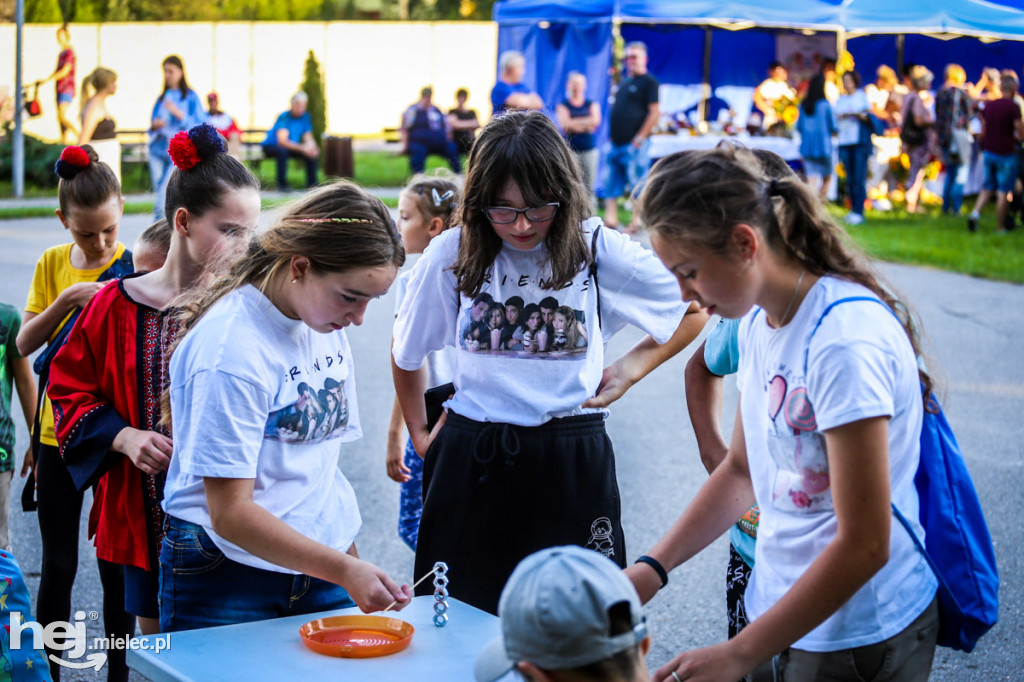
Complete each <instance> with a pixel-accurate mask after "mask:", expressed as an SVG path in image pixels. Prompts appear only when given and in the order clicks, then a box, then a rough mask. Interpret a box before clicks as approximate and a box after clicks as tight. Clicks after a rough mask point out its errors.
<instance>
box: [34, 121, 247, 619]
mask: <svg viewBox="0 0 1024 682" xmlns="http://www.w3.org/2000/svg"><path fill="white" fill-rule="evenodd" d="M169 151H170V155H171V159H172V160H173V162H174V166H175V168H174V170H173V172H172V173H171V177H170V180H169V182H168V185H167V204H166V206H167V218H168V220H169V221H170V223H171V227H172V232H171V245H170V249H169V251H168V254H167V259H166V261H165V262H164V264H163V266H162V267H160V268H159V269H157V270H155V271H153V272H148V273H143V274H137V275H132V276H129V277H125V278H124V279H122V280H121V281H119V282H118V283H117V285H116V286H111V287H108V288H106V289H105V290H104V291H103V292H101V293H100V294H99V295H98V296H96V297H95V298H94V299H93V301H92V302H91V303H90V304H89V305H88V306H87V307H86V308H85V310H84V311H83V312H82V319H81V321H80V322H79V323H78V325H77V326H76V327H75V330H74V332H73V333H72V334H71V337H70V338H69V339H68V342H67V344H66V345H65V346H64V348H62V349H61V351H60V353H59V354H58V355H57V358H56V359H55V360H54V363H53V371H52V373H51V379H50V396H51V399H52V400H53V404H54V414H55V416H56V422H57V440H58V441H60V447H61V452H62V454H63V456H64V461H65V463H66V464H67V467H68V471H70V473H71V477H72V479H74V482H75V484H76V485H77V486H78V487H79V488H84V487H86V486H89V485H93V484H95V485H96V494H95V495H94V502H93V513H92V518H95V519H97V520H98V522H97V527H96V552H97V555H98V556H99V557H100V558H101V559H104V560H107V561H112V562H115V563H117V564H121V565H123V566H124V575H125V581H124V582H125V592H124V600H125V602H124V603H125V608H126V610H127V611H128V612H129V613H131V614H133V615H135V616H137V617H138V619H139V625H140V629H141V630H142V632H143V634H152V633H155V632H159V630H160V622H159V617H160V612H159V608H158V598H157V597H158V593H159V562H158V555H159V547H160V542H161V540H162V539H163V528H164V514H163V511H162V509H161V507H160V504H161V502H162V500H163V491H164V479H165V472H166V470H167V467H168V464H169V462H170V457H171V454H172V449H173V448H172V441H171V432H170V427H169V425H168V424H167V422H166V421H164V420H162V419H161V417H162V413H161V409H160V404H159V398H160V395H161V394H162V393H163V391H164V389H165V388H166V377H167V361H168V359H169V357H170V352H169V350H170V344H171V342H172V341H173V339H174V338H175V336H176V334H177V330H178V321H177V313H178V312H179V311H178V309H177V308H176V307H175V304H174V301H176V300H177V299H179V298H180V297H181V296H182V295H183V294H187V293H189V292H190V291H192V290H195V289H202V288H203V286H204V285H206V284H208V283H209V280H210V278H211V273H212V272H213V271H214V270H215V269H216V268H217V267H219V266H220V265H221V264H223V263H227V262H230V261H233V260H235V259H236V258H237V256H238V255H240V253H241V251H242V250H243V249H244V247H245V244H246V242H247V239H248V236H249V234H250V233H251V232H252V231H253V229H255V227H256V223H257V221H258V220H259V213H260V197H259V182H258V181H257V180H256V178H254V177H253V175H252V173H250V172H249V170H248V169H247V168H246V167H245V166H244V165H243V164H242V163H240V162H239V161H237V160H236V159H234V158H231V157H230V156H228V155H227V154H226V153H225V151H226V150H225V146H224V144H223V141H222V139H221V137H220V135H219V134H218V133H217V131H216V130H215V129H214V128H213V127H212V126H210V125H208V124H205V123H203V124H201V125H198V126H196V127H194V128H192V129H191V130H189V131H187V132H185V131H182V132H180V133H178V134H176V135H175V136H174V137H173V138H172V139H171V143H170V145H169Z"/></svg>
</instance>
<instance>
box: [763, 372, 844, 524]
mask: <svg viewBox="0 0 1024 682" xmlns="http://www.w3.org/2000/svg"><path fill="white" fill-rule="evenodd" d="M791 383H793V382H792V381H791V380H790V381H787V380H786V378H785V377H783V376H782V375H781V374H777V375H775V376H774V377H772V380H771V381H770V382H768V385H767V391H768V417H769V418H770V420H771V422H770V425H769V432H768V451H769V452H770V453H771V456H772V460H773V461H774V463H775V465H776V467H777V468H778V470H777V471H776V473H775V481H774V485H773V488H772V502H773V503H774V504H775V507H776V509H779V510H782V511H790V512H797V513H810V512H820V511H827V510H831V509H832V493H831V491H830V489H829V483H830V482H829V473H828V455H827V452H826V450H825V437H824V435H822V434H821V433H820V432H818V430H817V428H818V423H817V420H816V419H815V416H814V406H813V405H811V401H810V398H809V397H808V395H807V389H806V388H804V387H803V386H798V387H795V388H792V389H791V390H788V386H789V385H790V384H791ZM787 391H788V392H787ZM780 415H781V416H782V418H781V419H779V416H780ZM780 422H781V423H780Z"/></svg>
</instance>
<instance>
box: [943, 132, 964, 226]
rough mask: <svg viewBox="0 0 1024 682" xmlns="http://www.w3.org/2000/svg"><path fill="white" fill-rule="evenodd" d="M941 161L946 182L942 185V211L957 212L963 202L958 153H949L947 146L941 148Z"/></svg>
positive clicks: (962, 185) (960, 166) (962, 182)
mask: <svg viewBox="0 0 1024 682" xmlns="http://www.w3.org/2000/svg"><path fill="white" fill-rule="evenodd" d="M942 163H943V165H944V166H945V167H946V182H945V183H944V184H943V185H942V212H943V213H953V214H957V213H960V207H961V206H962V205H963V203H964V181H963V178H961V177H960V175H961V172H960V169H961V168H963V164H962V163H961V162H960V156H959V155H957V154H950V152H949V147H943V148H942ZM963 175H967V174H966V173H963Z"/></svg>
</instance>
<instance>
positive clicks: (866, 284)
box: [627, 148, 938, 682]
mask: <svg viewBox="0 0 1024 682" xmlns="http://www.w3.org/2000/svg"><path fill="white" fill-rule="evenodd" d="M640 203H641V207H640V214H641V217H642V220H643V222H644V223H645V224H646V225H647V226H648V228H649V229H650V230H651V232H652V236H651V243H652V245H653V247H654V249H655V252H656V253H657V254H658V256H659V257H660V258H661V259H662V261H663V262H664V263H665V265H666V266H667V267H668V268H669V270H671V271H672V273H673V274H675V276H676V278H677V279H678V282H679V287H680V289H681V291H682V294H683V297H684V298H688V299H693V300H696V301H699V302H700V303H701V304H702V305H703V306H704V307H705V308H706V309H707V310H708V312H717V313H719V314H721V315H722V316H724V317H729V318H738V317H743V321H742V322H741V323H740V329H739V349H740V362H739V373H738V384H739V389H740V408H739V414H738V415H737V417H736V428H735V432H734V435H733V440H732V445H731V446H730V448H729V452H728V454H727V455H726V458H725V460H724V462H722V464H721V465H719V466H718V468H716V469H715V471H714V472H713V473H712V474H711V476H710V478H709V479H708V481H707V482H706V483H705V484H704V486H703V487H702V488H701V490H700V492H699V493H698V494H697V496H696V497H695V498H694V500H693V501H692V503H691V504H690V506H689V508H688V509H687V510H686V511H685V512H684V513H683V514H682V516H680V517H679V520H678V521H676V523H675V525H673V527H672V528H671V529H670V530H669V532H668V533H667V534H666V535H665V536H664V537H663V538H662V539H661V540H660V541H659V542H658V543H657V544H656V545H655V546H654V548H653V549H652V550H651V551H650V552H649V556H644V557H641V559H640V560H639V561H638V563H637V564H636V565H634V566H632V567H630V568H629V569H627V572H628V573H629V576H630V578H631V580H632V581H633V583H634V584H635V585H636V587H637V590H638V592H639V593H640V595H641V598H642V599H643V600H644V601H646V600H649V599H651V598H652V597H653V596H654V594H655V593H656V592H657V590H658V589H659V587H660V586H661V585H663V584H664V583H665V582H667V579H668V578H667V573H666V572H665V571H666V569H668V570H671V569H672V568H673V567H675V566H678V565H679V564H681V563H683V562H685V561H687V560H688V559H690V558H691V557H693V556H694V555H695V554H696V553H697V552H699V551H700V550H701V549H703V548H704V547H705V546H707V545H708V544H709V543H711V542H712V541H713V540H715V539H716V538H718V537H719V536H720V535H721V534H722V533H724V532H725V531H726V530H728V528H729V527H730V526H731V525H732V524H733V523H735V522H736V519H737V518H739V517H740V515H742V514H743V512H744V511H746V509H747V508H748V507H749V506H750V504H751V503H752V502H754V501H755V500H756V502H757V503H758V505H759V507H760V510H761V516H760V525H759V528H758V539H757V545H756V549H755V562H754V568H753V574H752V576H751V578H750V583H749V584H748V586H747V590H746V595H745V601H746V609H747V615H748V617H749V618H750V624H749V625H748V626H747V627H746V628H745V629H743V630H742V631H741V632H740V633H739V634H737V635H736V636H735V637H734V638H732V639H730V640H728V641H727V642H724V643H721V644H717V645H714V646H711V647H707V648H704V649H698V650H694V651H688V652H685V653H683V654H680V655H679V656H677V657H676V658H674V659H672V661H670V662H669V663H668V664H667V665H666V666H664V667H663V668H662V669H661V670H659V671H658V672H657V673H656V675H655V679H657V680H665V679H671V680H673V682H675V681H676V680H685V679H702V680H709V679H716V680H730V681H732V680H736V679H738V678H740V677H742V676H743V675H745V674H747V673H749V672H751V671H754V673H755V678H756V679H760V677H759V674H760V673H761V672H763V670H764V669H763V668H761V669H758V666H765V665H767V664H769V662H770V659H772V657H773V656H776V655H777V654H778V655H779V656H778V659H779V660H778V661H776V664H777V666H776V667H777V668H778V669H779V670H781V679H783V680H787V681H790V680H820V679H829V680H901V681H902V680H922V681H923V680H926V679H927V677H928V674H929V671H930V669H931V663H932V655H933V653H934V650H935V641H936V635H937V633H938V615H937V607H936V602H935V590H936V580H935V577H934V575H933V574H932V572H931V570H930V569H929V567H928V565H927V564H926V563H925V561H924V559H923V557H922V556H921V554H920V553H919V552H918V551H917V549H916V548H915V547H914V544H913V542H912V540H911V538H910V535H909V533H908V532H907V531H906V530H905V529H904V528H903V527H902V526H901V525H900V524H899V523H893V522H892V510H891V508H890V502H891V503H893V504H895V505H896V506H897V507H898V508H899V509H900V510H901V511H902V513H903V514H904V515H905V516H906V517H907V518H908V519H915V520H916V519H917V518H918V505H919V503H918V497H917V491H916V489H915V487H914V475H915V473H916V471H917V466H918V459H919V455H920V446H919V442H920V434H921V420H922V415H923V409H924V401H923V399H922V393H921V389H922V384H923V386H924V387H925V390H926V391H927V390H928V389H929V388H930V385H931V382H930V380H929V378H928V377H927V375H925V374H923V373H920V372H919V369H918V363H917V359H916V338H917V337H916V333H915V331H914V328H913V327H912V326H911V324H910V322H909V314H908V313H907V309H906V307H905V306H903V305H902V304H901V303H899V302H898V301H896V300H895V299H894V298H893V296H892V295H891V293H889V292H888V291H887V290H886V289H885V288H884V287H883V286H882V285H881V284H880V283H879V281H878V279H877V278H876V277H875V276H874V275H873V274H872V273H871V272H870V271H869V270H868V269H867V267H866V266H865V265H863V264H862V263H861V260H860V258H859V256H858V255H857V254H856V253H854V252H852V251H851V250H850V248H849V247H847V246H846V245H845V243H844V239H843V235H842V233H841V231H840V230H839V228H837V227H836V226H835V225H834V223H833V222H832V221H831V219H830V218H829V217H828V216H827V214H825V212H824V211H823V210H822V208H821V206H820V204H819V203H818V202H817V201H816V200H815V198H814V196H812V195H811V194H810V193H809V192H808V191H807V189H806V187H805V186H804V185H802V184H801V183H800V182H799V181H798V180H793V179H788V178H787V179H782V180H770V181H769V180H767V179H766V178H765V177H764V175H763V171H762V169H761V166H760V164H759V163H758V161H757V159H756V158H755V157H754V155H753V154H752V153H750V152H749V151H747V150H745V149H733V148H722V149H715V150H712V151H708V152H686V153H682V154H675V155H672V156H670V157H667V158H666V159H663V160H662V161H661V162H659V164H658V165H657V166H656V167H655V168H654V170H653V171H652V173H651V177H650V179H649V180H648V183H647V186H646V187H645V189H644V193H643V196H642V197H641V202H640ZM848 297H866V298H868V299H869V300H859V301H847V302H843V303H841V304H837V305H834V307H832V306H833V304H836V303H837V301H839V300H840V299H844V298H848ZM893 310H895V311H898V312H899V313H900V315H901V317H900V318H899V319H897V317H896V316H895V315H894V314H893V313H892V312H891V311H893ZM744 316H745V317H744ZM915 526H916V529H915V530H916V532H917V533H918V535H919V536H921V535H923V529H922V528H921V527H920V525H919V524H917V523H916V521H915ZM768 674H769V675H770V670H769V673H768ZM768 679H771V678H770V677H769V678H768ZM776 679H779V678H776Z"/></svg>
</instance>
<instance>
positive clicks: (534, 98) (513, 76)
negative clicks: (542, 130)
mask: <svg viewBox="0 0 1024 682" xmlns="http://www.w3.org/2000/svg"><path fill="white" fill-rule="evenodd" d="M525 71H526V59H525V58H524V57H523V55H522V54H520V53H519V52H516V51H515V50H508V51H507V52H502V53H501V57H499V58H498V82H497V83H495V84H494V87H493V88H492V89H491V108H492V109H493V115H494V116H501V115H502V114H504V113H505V112H507V111H509V110H511V109H543V108H544V100H542V99H541V98H540V95H538V94H537V93H535V92H530V88H528V87H526V85H525V84H524V83H523V82H522V81H523V73H524V72H525Z"/></svg>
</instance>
